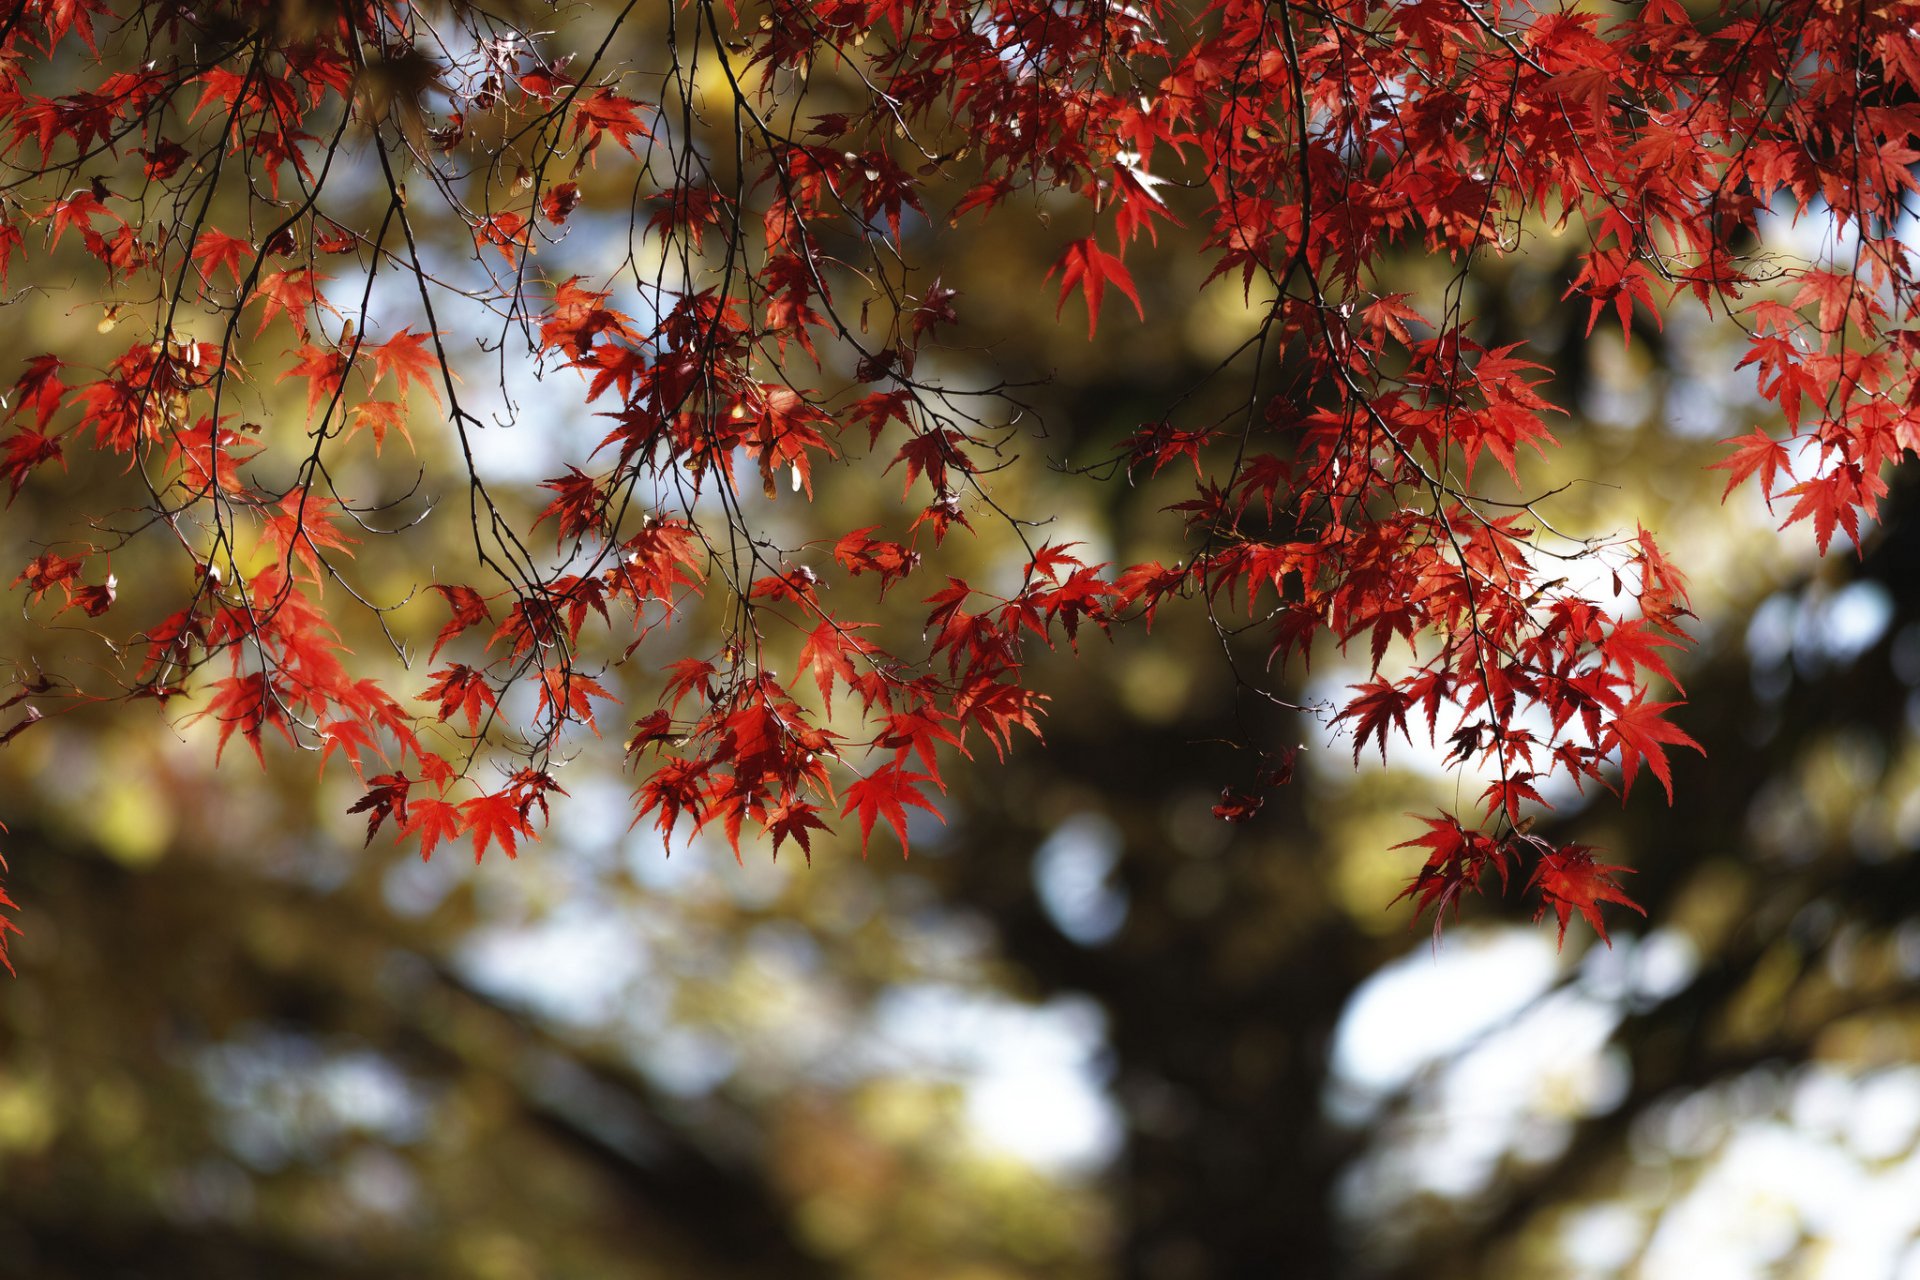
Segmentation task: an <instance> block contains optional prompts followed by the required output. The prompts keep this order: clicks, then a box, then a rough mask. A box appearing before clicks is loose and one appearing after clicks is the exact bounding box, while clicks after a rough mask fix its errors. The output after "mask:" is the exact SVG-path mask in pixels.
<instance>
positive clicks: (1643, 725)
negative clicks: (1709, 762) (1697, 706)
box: [1601, 690, 1707, 804]
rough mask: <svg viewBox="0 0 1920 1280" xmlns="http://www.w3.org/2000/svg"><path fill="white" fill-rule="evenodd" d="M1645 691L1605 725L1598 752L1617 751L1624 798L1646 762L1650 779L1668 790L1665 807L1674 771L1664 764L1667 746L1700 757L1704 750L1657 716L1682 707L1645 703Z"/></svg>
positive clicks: (1671, 794) (1668, 799)
mask: <svg viewBox="0 0 1920 1280" xmlns="http://www.w3.org/2000/svg"><path fill="white" fill-rule="evenodd" d="M1645 699H1646V691H1645V690H1641V691H1640V692H1639V693H1637V694H1635V695H1634V698H1633V701H1632V702H1631V703H1629V704H1628V705H1627V707H1626V709H1625V710H1623V711H1621V712H1620V713H1619V714H1618V715H1617V716H1615V717H1614V718H1613V720H1611V721H1610V722H1608V724H1607V731H1606V736H1605V737H1604V738H1603V739H1602V741H1601V750H1602V751H1607V750H1611V749H1613V748H1616V747H1617V748H1618V749H1619V751H1620V794H1621V796H1622V797H1623V798H1624V797H1625V796H1626V795H1627V794H1628V793H1630V792H1631V791H1632V790H1633V779H1634V777H1635V775H1637V774H1638V773H1639V771H1640V763H1641V761H1643V760H1644V761H1645V762H1646V765H1647V767H1648V768H1649V769H1651V770H1653V776H1654V777H1656V778H1658V779H1660V785H1661V786H1663V787H1665V788H1666V790H1667V803H1668V804H1672V803H1673V767H1672V765H1670V764H1669V763H1668V762H1667V753H1666V750H1665V746H1663V745H1662V744H1666V745H1671V746H1676V747H1692V748H1693V749H1694V750H1695V751H1698V752H1699V753H1700V754H1701V755H1705V754H1706V753H1707V749H1706V748H1705V747H1703V746H1701V745H1700V744H1699V743H1697V742H1695V741H1694V740H1693V739H1692V738H1691V737H1689V736H1688V735H1687V731H1686V730H1684V729H1682V728H1681V727H1680V726H1679V725H1676V724H1669V723H1668V722H1667V721H1665V720H1663V719H1662V718H1661V716H1660V713H1661V712H1662V711H1665V710H1666V709H1667V708H1669V707H1678V706H1683V705H1685V704H1683V703H1679V702H1647V701H1646V700H1645Z"/></svg>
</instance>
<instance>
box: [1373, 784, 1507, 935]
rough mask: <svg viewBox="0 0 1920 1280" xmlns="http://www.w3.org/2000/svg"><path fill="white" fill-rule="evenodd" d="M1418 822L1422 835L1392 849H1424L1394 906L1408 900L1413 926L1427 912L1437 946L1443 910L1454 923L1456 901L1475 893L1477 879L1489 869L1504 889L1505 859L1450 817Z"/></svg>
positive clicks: (1496, 848) (1483, 835)
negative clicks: (1422, 860)
mask: <svg viewBox="0 0 1920 1280" xmlns="http://www.w3.org/2000/svg"><path fill="white" fill-rule="evenodd" d="M1419 820H1420V821H1421V822H1424V823H1425V824H1426V826H1427V832H1426V834H1425V835H1421V836H1415V837H1414V838H1413V839H1411V840H1404V841H1402V842H1401V843H1399V844H1397V845H1395V846H1394V848H1396V849H1425V850H1426V851H1427V860H1426V863H1425V864H1424V865H1423V866H1422V867H1421V868H1420V870H1419V872H1417V873H1416V874H1415V875H1414V877H1413V878H1412V879H1411V880H1409V881H1408V882H1407V886H1406V888H1404V889H1402V890H1401V891H1400V893H1399V895H1398V896H1396V897H1395V898H1394V902H1399V901H1401V900H1402V899H1410V900H1412V901H1413V904H1414V908H1413V919H1414V922H1418V921H1419V919H1420V917H1422V916H1424V915H1426V913H1427V911H1428V910H1429V909H1431V910H1432V911H1433V940H1434V942H1435V943H1438V942H1439V941H1440V933H1441V929H1442V927H1443V926H1444V925H1445V923H1446V914H1447V908H1448V907H1452V908H1453V910H1454V917H1455V919H1458V918H1459V913H1460V899H1461V898H1462V897H1463V896H1464V895H1465V894H1466V893H1467V892H1468V891H1469V890H1472V891H1478V889H1479V887H1480V877H1481V875H1482V874H1483V873H1484V872H1485V870H1486V869H1487V868H1488V867H1489V866H1491V867H1493V868H1494V869H1495V870H1496V871H1498V872H1499V875H1500V883H1501V885H1502V887H1504V886H1505V884H1506V880H1507V855H1506V852H1505V850H1504V849H1503V848H1502V846H1500V845H1498V844H1496V843H1494V841H1493V840H1492V839H1490V838H1489V837H1488V836H1487V835H1486V833H1484V832H1481V831H1475V830H1472V829H1470V828H1468V827H1465V826H1462V825H1461V823H1460V820H1459V819H1458V818H1456V817H1454V816H1453V815H1452V814H1450V813H1442V814H1440V815H1439V816H1438V817H1433V818H1429V817H1424V816H1421V817H1420V818H1419Z"/></svg>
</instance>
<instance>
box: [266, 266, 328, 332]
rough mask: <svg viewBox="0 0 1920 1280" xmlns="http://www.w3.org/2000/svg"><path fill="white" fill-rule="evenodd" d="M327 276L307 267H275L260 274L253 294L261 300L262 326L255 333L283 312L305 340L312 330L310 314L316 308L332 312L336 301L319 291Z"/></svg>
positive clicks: (288, 321)
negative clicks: (276, 269) (280, 268)
mask: <svg viewBox="0 0 1920 1280" xmlns="http://www.w3.org/2000/svg"><path fill="white" fill-rule="evenodd" d="M323 278H324V277H321V276H316V275H315V274H314V273H313V271H311V270H310V269H308V268H306V267H300V268H297V269H296V270H293V271H274V272H270V273H268V274H267V275H264V276H261V277H260V281H259V283H258V284H256V285H255V286H254V294H255V296H257V297H258V298H259V299H260V300H261V303H262V306H261V308H260V326H259V328H257V329H255V330H254V334H255V336H256V337H257V336H258V335H260V334H262V333H265V332H266V329H267V326H268V325H270V324H272V323H273V318H274V317H275V316H277V315H284V316H285V317H286V318H287V323H288V324H291V325H292V326H293V327H294V328H295V329H296V330H297V331H298V332H299V334H300V340H301V341H302V342H305V341H306V340H307V338H308V336H309V334H310V332H311V331H310V330H309V328H308V324H307V316H308V315H309V314H310V313H311V312H313V311H314V310H316V309H319V310H325V311H330V312H333V314H335V315H338V314H339V312H338V311H335V310H334V307H333V304H332V303H330V302H328V301H327V300H326V298H324V297H322V296H321V294H320V281H321V280H322V279H323Z"/></svg>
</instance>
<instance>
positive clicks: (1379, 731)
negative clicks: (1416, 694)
mask: <svg viewBox="0 0 1920 1280" xmlns="http://www.w3.org/2000/svg"><path fill="white" fill-rule="evenodd" d="M1352 687H1353V688H1355V689H1358V690H1359V691H1360V696H1359V697H1357V698H1354V699H1353V700H1352V701H1350V702H1348V703H1347V705H1346V708H1345V709H1344V710H1342V711H1341V712H1340V713H1339V714H1338V715H1336V716H1334V718H1333V720H1332V721H1331V722H1330V723H1332V724H1339V723H1340V722H1341V721H1342V720H1352V721H1353V722H1354V735H1353V759H1354V763H1355V764H1358V763H1359V762H1360V753H1361V752H1362V751H1364V750H1366V746H1367V739H1368V738H1370V737H1372V738H1377V739H1378V740H1379V746H1380V759H1381V761H1382V762H1384V761H1385V760H1386V758H1387V730H1388V729H1389V728H1398V729H1399V730H1400V734H1401V736H1402V737H1404V738H1406V739H1407V740H1408V741H1409V742H1411V741H1412V740H1413V737H1412V735H1411V734H1409V733H1408V732H1407V708H1408V707H1411V706H1412V705H1413V697H1412V695H1410V694H1408V693H1407V692H1405V691H1404V690H1402V689H1400V688H1398V687H1397V686H1395V685H1394V683H1393V682H1392V681H1390V680H1377V679H1376V680H1369V681H1367V682H1366V683H1364V684H1356V685H1353V686H1352Z"/></svg>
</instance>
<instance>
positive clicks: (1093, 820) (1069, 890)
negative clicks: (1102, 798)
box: [1033, 813, 1127, 947]
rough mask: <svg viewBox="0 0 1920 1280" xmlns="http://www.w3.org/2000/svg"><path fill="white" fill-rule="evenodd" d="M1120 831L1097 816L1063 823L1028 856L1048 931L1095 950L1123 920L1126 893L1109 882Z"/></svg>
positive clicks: (1118, 845)
mask: <svg viewBox="0 0 1920 1280" xmlns="http://www.w3.org/2000/svg"><path fill="white" fill-rule="evenodd" d="M1119 858H1120V831H1119V828H1117V827H1115V826H1114V825H1113V823H1111V822H1109V821H1107V820H1106V819H1105V818H1103V817H1101V816H1100V815H1098V814H1092V813H1083V814H1076V815H1075V816H1073V817H1071V818H1068V819H1067V820H1066V821H1065V822H1063V823H1061V824H1060V826H1059V827H1058V828H1057V829H1056V830H1055V831H1054V833H1053V834H1052V835H1050V836H1048V837H1047V839H1046V842H1045V843H1044V844H1042V845H1041V846H1040V848H1039V850H1038V851H1036V852H1035V854H1034V856H1033V884H1034V889H1035V891H1036V892H1038V893H1039V895H1040V905H1041V906H1042V907H1043V908H1045V910H1046V913H1047V918H1048V919H1050V920H1052V921H1053V924H1054V927H1055V928H1056V929H1058V930H1060V932H1061V933H1062V934H1064V935H1066V936H1067V937H1068V938H1070V939H1072V940H1073V941H1075V942H1077V943H1079V944H1080V945H1081V946H1083V947H1097V946H1099V945H1100V944H1101V943H1103V942H1106V941H1108V940H1109V939H1111V938H1112V937H1113V935H1114V934H1116V933H1118V932H1119V931H1120V926H1121V925H1123V924H1125V923H1126V921H1127V894H1126V890H1125V889H1123V888H1121V887H1120V886H1119V885H1117V884H1115V883H1113V880H1112V875H1113V871H1114V868H1115V867H1116V866H1117V865H1118V863H1119Z"/></svg>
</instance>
